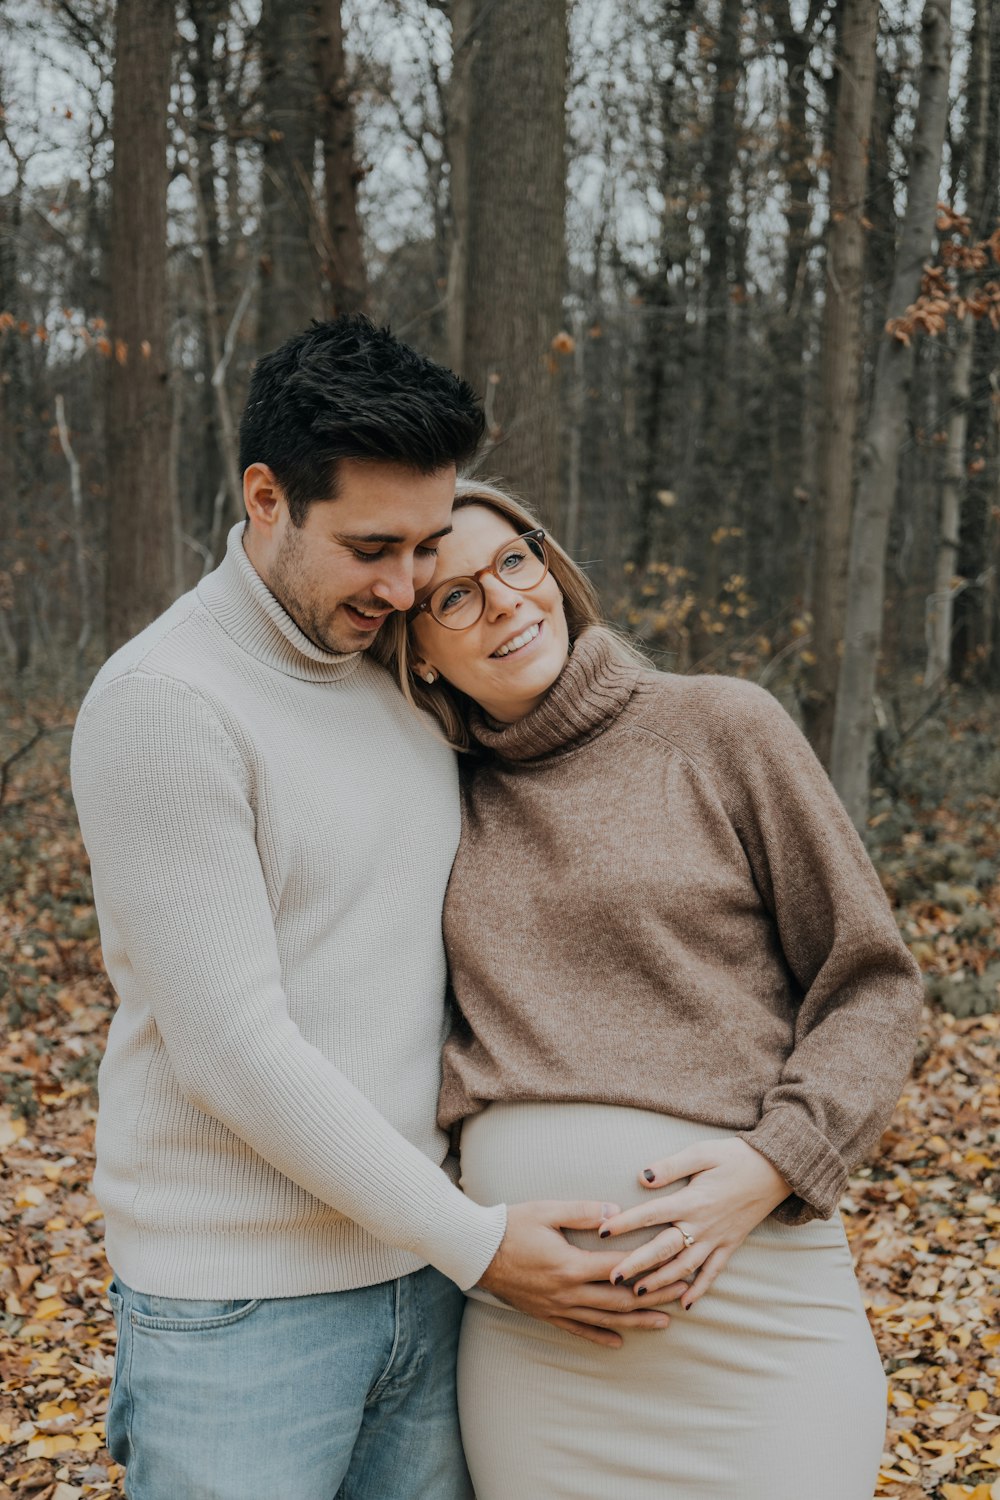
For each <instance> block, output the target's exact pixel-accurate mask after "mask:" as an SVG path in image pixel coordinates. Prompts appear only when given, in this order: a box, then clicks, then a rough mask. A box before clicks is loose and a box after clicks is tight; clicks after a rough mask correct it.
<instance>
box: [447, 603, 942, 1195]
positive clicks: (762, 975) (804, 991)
mask: <svg viewBox="0 0 1000 1500" xmlns="http://www.w3.org/2000/svg"><path fill="white" fill-rule="evenodd" d="M473 731H474V734H475V738H476V740H477V741H478V742H479V745H480V746H481V748H482V755H481V757H480V758H478V759H477V760H476V761H475V762H472V763H470V764H469V765H468V767H467V775H466V781H465V787H464V793H463V800H464V807H463V834H462V841H461V846H460V849H459V853H458V858H457V860H456V862H455V866H454V869H453V872H452V877H451V882H450V885H449V887H448V894H447V898H446V902H445V915H444V923H445V939H446V942H447V946H448V953H449V960H450V964H451V972H452V983H453V986H454V992H455V997H456V1000H457V1004H458V1011H459V1014H458V1015H457V1018H456V1026H455V1030H454V1032H453V1034H452V1036H451V1038H450V1039H449V1041H448V1043H447V1045H446V1048H445V1057H444V1079H443V1084H442V1094H441V1104H440V1111H439V1120H440V1123H441V1124H442V1126H444V1127H445V1128H448V1127H450V1126H452V1125H453V1124H454V1123H455V1122H456V1121H458V1120H461V1119H463V1118H464V1117H465V1116H467V1115H471V1114H475V1113H476V1112H477V1111H478V1110H480V1109H482V1108H484V1106H485V1105H486V1104H487V1103H489V1102H491V1101H493V1100H550V1101H552V1100H560V1099H562V1100H577V1101H579V1100H588V1101H594V1102H600V1103H608V1104H625V1105H634V1106H637V1107H639V1108H642V1109H652V1110H659V1111H662V1112H663V1113H665V1114H672V1115H679V1116H682V1117H685V1118H687V1119H691V1120H699V1121H703V1122H706V1123H708V1124H711V1125H718V1126H720V1127H729V1128H732V1129H735V1130H736V1131H738V1132H739V1133H740V1134H741V1135H743V1136H744V1138H745V1139H746V1140H747V1141H749V1143H750V1144H751V1145H752V1146H754V1147H755V1148H756V1149H757V1150H758V1151H760V1152H761V1154H762V1155H764V1156H765V1157H767V1158H768V1160H769V1161H771V1162H773V1164H774V1165H775V1166H776V1167H777V1168H778V1169H779V1170H780V1171H781V1172H782V1174H783V1175H784V1176H785V1178H786V1179H787V1181H788V1182H789V1183H790V1184H791V1187H792V1189H793V1194H792V1196H791V1197H790V1198H788V1199H786V1200H785V1202H784V1203H783V1204H782V1205H781V1206H780V1208H779V1209H778V1210H777V1215H776V1216H777V1217H778V1218H780V1219H783V1220H784V1221H786V1222H788V1223H804V1222H805V1221H806V1220H808V1219H811V1218H814V1217H816V1216H822V1217H827V1216H829V1215H830V1214H831V1213H832V1212H833V1211H834V1209H835V1208H836V1205H837V1201H838V1199H839V1197H840V1195H841V1193H842V1192H843V1189H844V1185H845V1182H846V1178H847V1173H848V1171H849V1170H850V1169H851V1168H852V1167H854V1166H855V1165H856V1164H857V1162H858V1161H859V1160H861V1158H862V1157H863V1156H865V1155H866V1153H868V1152H870V1151H871V1150H872V1149H873V1147H874V1146H875V1145H876V1144H877V1142H878V1139H879V1136H880V1134H881V1132H882V1130H883V1128H884V1127H885V1125H886V1123H887V1121H888V1119H889V1116H890V1114H891V1112H892V1109H893V1106H894V1104H895V1102H896V1099H897V1097H898V1094H899V1091H900V1088H901V1086H902V1083H903V1080H904V1079H905V1077H906V1074H907V1070H908V1068H909V1065H910V1060H911V1057H912V1054H913V1045H914V1038H915V1031H916V1024H917V1019H918V1016H919V1012H920V1001H921V983H920V976H919V973H918V970H917V968H916V965H915V964H914V962H913V959H912V958H911V957H910V955H909V953H908V952H907V950H906V948H905V947H904V945H903V943H902V941H901V939H900V937H899V934H898V932H897V930H896V925H895V922H894V921H893V917H892V914H891V912H890V910H889V906H888V903H887V901H886V899H885V896H884V894H883V892H882V889H881V886H880V885H879V882H878V877H877V876H876V874H875V871H874V870H873V868H872V866H871V863H870V862H869V860H868V857H867V855H866V854H865V851H864V848H863V846H862V844H861V841H860V839H859V838H858V836H857V834H856V833H855V831H854V829H853V827H852V826H851V824H850V821H849V820H848V818H847V816H846V814H845V812H844V809H843V807H842V806H841V804H840V802H839V800H838V798H837V796H836V793H835V792H834V790H833V788H832V786H831V784H830V782H829V780H828V779H827V776H826V774H825V772H824V771H823V769H822V767H821V766H820V764H819V762H818V761H817V760H816V758H815V757H814V755H813V753H812V751H811V749H810V748H809V746H808V744H807V743H806V741H805V740H804V739H803V737H802V735H801V734H800V733H799V731H798V729H797V728H796V727H795V725H794V724H793V723H792V721H791V719H790V718H789V717H788V715H787V714H786V713H785V712H784V710H783V709H782V708H781V707H780V706H779V704H778V703H777V702H776V700H775V699H774V698H772V697H771V695H770V694H769V693H767V692H766V691H764V690H763V689H762V688H758V687H756V686H754V685H752V684H750V683H746V682H743V681H739V680H737V679H734V678H728V677H678V676H671V675H667V674H664V673H660V672H654V671H645V670H642V669H641V668H639V667H636V666H634V665H631V664H625V663H623V662H621V661H620V660H619V659H618V658H617V656H616V653H615V650H614V647H613V645H612V644H611V642H610V640H609V638H607V637H606V636H604V635H603V633H601V632H597V631H588V632H585V633H584V635H583V636H582V637H581V638H580V640H579V641H578V642H577V645H576V649H575V651H574V654H573V656H572V657H571V658H570V660H569V662H568V663H567V665H566V667H565V669H564V671H563V672H562V674H561V676H560V677H559V679H558V681H557V682H556V683H555V685H554V686H553V687H552V689H551V690H550V692H549V693H548V694H547V696H546V698H545V699H544V701H543V702H542V703H541V704H540V705H539V707H538V708H536V709H535V710H534V711H533V712H532V713H530V714H529V715H528V716H527V717H526V718H524V719H521V720H520V721H519V722H518V723H516V724H512V725H508V726H501V727H497V726H495V725H491V724H490V723H489V722H488V721H486V720H485V719H484V718H482V717H478V718H477V719H476V720H475V722H474V724H473ZM641 1165H642V1163H637V1164H636V1169H637V1170H638V1169H639V1167H640V1166H641Z"/></svg>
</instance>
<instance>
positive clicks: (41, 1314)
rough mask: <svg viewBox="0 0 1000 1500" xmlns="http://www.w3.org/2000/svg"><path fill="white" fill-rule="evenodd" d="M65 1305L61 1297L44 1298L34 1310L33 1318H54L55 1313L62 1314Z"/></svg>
mask: <svg viewBox="0 0 1000 1500" xmlns="http://www.w3.org/2000/svg"><path fill="white" fill-rule="evenodd" d="M65 1309H66V1304H65V1302H64V1301H63V1299H62V1298H61V1297H46V1299H45V1301H44V1302H39V1304H38V1306H37V1308H36V1309H35V1317H36V1318H41V1319H43V1320H44V1319H46V1318H54V1317H55V1316H56V1314H57V1313H61V1312H64V1311H65Z"/></svg>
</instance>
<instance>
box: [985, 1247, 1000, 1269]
mask: <svg viewBox="0 0 1000 1500" xmlns="http://www.w3.org/2000/svg"><path fill="white" fill-rule="evenodd" d="M983 1264H984V1265H986V1266H991V1267H992V1268H993V1269H994V1270H995V1271H996V1270H1000V1249H997V1250H991V1251H990V1253H989V1255H984V1256H983Z"/></svg>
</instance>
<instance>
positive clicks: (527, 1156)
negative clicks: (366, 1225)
mask: <svg viewBox="0 0 1000 1500" xmlns="http://www.w3.org/2000/svg"><path fill="white" fill-rule="evenodd" d="M734 1133H735V1132H734V1131H732V1130H726V1129H721V1128H720V1127H719V1126H716V1125H701V1124H698V1123H696V1122H695V1121H693V1120H681V1119H677V1118H676V1117H675V1116H673V1115H661V1114H657V1113H655V1112H654V1111H652V1110H646V1109H628V1108H625V1107H623V1106H620V1105H611V1104H534V1103H528V1104H491V1105H489V1106H488V1107H487V1108H486V1109H485V1110H483V1111H482V1113H481V1114H478V1115H473V1116H472V1117H471V1118H470V1119H468V1120H466V1122H465V1124H464V1126H463V1127H462V1147H461V1160H462V1179H461V1182H462V1188H463V1189H464V1191H465V1192H466V1193H467V1194H468V1195H469V1197H470V1198H474V1199H475V1200H476V1202H477V1203H483V1204H490V1203H523V1202H527V1201H530V1200H536V1199H559V1200H574V1201H575V1200H578V1199H581V1198H583V1199H588V1200H589V1199H595V1200H597V1201H598V1202H602V1203H615V1204H617V1205H618V1206H619V1208H623V1209H624V1208H631V1207H632V1206H633V1205H634V1204H636V1203H642V1202H647V1201H648V1200H649V1198H650V1196H651V1195H650V1193H649V1192H648V1190H647V1189H645V1188H643V1187H642V1186H640V1177H641V1174H642V1170H643V1168H644V1167H648V1166H650V1165H651V1164H652V1163H653V1162H657V1161H662V1160H663V1158H664V1157H666V1156H673V1155H674V1154H675V1153H676V1152H678V1151H683V1150H684V1149H685V1148H686V1147H688V1146H695V1145H698V1144H700V1143H701V1142H703V1141H710V1140H718V1139H720V1137H723V1136H730V1135H733V1134H734ZM686 1181H687V1179H686V1178H682V1179H681V1180H680V1181H679V1182H678V1183H676V1184H675V1185H672V1186H671V1187H670V1188H666V1189H663V1188H661V1189H658V1191H657V1193H656V1194H655V1195H654V1196H656V1197H660V1196H663V1195H664V1194H665V1193H671V1192H676V1191H677V1190H678V1189H679V1188H681V1187H683V1186H684V1183H685V1182H686ZM662 1228H663V1226H662V1225H655V1226H653V1227H651V1228H649V1229H643V1230H638V1231H636V1232H635V1233H633V1234H628V1235H621V1236H618V1237H616V1239H615V1242H614V1243H615V1248H619V1247H620V1248H621V1250H622V1252H623V1253H624V1252H625V1251H626V1250H628V1249H631V1248H633V1247H634V1246H636V1245H641V1244H642V1243H644V1241H646V1240H648V1239H650V1238H651V1237H652V1236H654V1235H656V1234H659V1233H660V1231H661V1230H662ZM568 1238H569V1239H571V1240H572V1241H573V1243H574V1244H576V1245H579V1246H581V1248H583V1249H586V1250H593V1249H596V1248H598V1246H600V1248H602V1249H607V1248H608V1246H607V1244H605V1243H603V1242H602V1241H601V1240H599V1239H598V1236H597V1233H596V1231H592V1230H588V1231H578V1230H570V1231H568Z"/></svg>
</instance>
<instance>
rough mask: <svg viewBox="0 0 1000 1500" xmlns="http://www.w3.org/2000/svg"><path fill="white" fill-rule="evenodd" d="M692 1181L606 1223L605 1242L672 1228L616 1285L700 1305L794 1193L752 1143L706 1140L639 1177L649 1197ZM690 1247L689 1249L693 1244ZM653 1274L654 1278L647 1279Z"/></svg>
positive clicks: (617, 1273) (638, 1253)
mask: <svg viewBox="0 0 1000 1500" xmlns="http://www.w3.org/2000/svg"><path fill="white" fill-rule="evenodd" d="M684 1177H686V1178H688V1179H689V1181H688V1183H687V1184H686V1186H685V1187H682V1188H680V1189H678V1191H677V1192H675V1193H671V1194H669V1195H668V1196H667V1197H665V1198H653V1199H652V1200H651V1201H650V1202H649V1203H640V1204H639V1205H638V1206H637V1207H636V1208H629V1209H626V1210H625V1212H624V1213H620V1214H616V1215H614V1217H613V1218H609V1219H608V1220H606V1222H605V1223H604V1224H602V1226H601V1231H600V1233H601V1238H602V1239H609V1238H613V1237H614V1236H615V1235H618V1234H626V1233H627V1232H628V1231H630V1230H634V1229H645V1228H649V1227H650V1226H653V1225H656V1224H666V1225H669V1226H670V1227H669V1228H667V1229H664V1231H663V1233H662V1234H658V1235H656V1236H655V1237H654V1238H653V1239H651V1240H649V1241H648V1242H647V1243H646V1244H645V1245H641V1246H640V1247H639V1249H638V1250H633V1251H632V1252H631V1254H629V1255H627V1256H625V1258H624V1259H623V1260H621V1261H620V1262H619V1263H618V1265H616V1266H615V1268H614V1270H613V1271H612V1273H611V1280H612V1283H613V1284H614V1285H620V1284H621V1283H623V1282H625V1281H631V1282H633V1285H634V1290H635V1292H636V1295H637V1296H640V1297H642V1296H647V1295H651V1294H653V1293H656V1294H657V1302H658V1303H662V1302H663V1301H675V1300H679V1301H680V1304H681V1306H682V1307H683V1308H685V1309H688V1308H690V1307H692V1306H693V1304H694V1303H695V1302H697V1301H698V1298H699V1297H701V1296H703V1295H704V1294H705V1292H707V1291H708V1289H709V1287H710V1286H711V1285H712V1282H713V1281H714V1280H715V1278H716V1277H717V1276H718V1274H719V1272H720V1271H721V1270H722V1268H723V1266H724V1265H725V1264H726V1262H727V1261H728V1260H729V1257H730V1256H731V1255H732V1253H733V1251H734V1250H735V1249H736V1248H737V1247H738V1246H739V1245H741V1244H742V1243H743V1241H744V1240H745V1239H746V1237H747V1235H748V1234H749V1233H750V1231H751V1229H755V1228H756V1227H757V1225H758V1224H759V1223H760V1222H761V1221H762V1220H763V1219H766V1218H767V1216H768V1214H769V1213H771V1211H772V1210H773V1209H775V1208H777V1206H778V1204H779V1203H781V1202H782V1200H783V1199H785V1198H787V1197H788V1194H789V1193H790V1192H791V1188H790V1187H789V1185H788V1183H787V1182H786V1181H785V1179H784V1177H782V1175H781V1173H780V1172H779V1171H778V1169H777V1168H776V1167H773V1166H772V1165H771V1163H770V1162H769V1161H768V1160H767V1159H766V1158H765V1157H763V1156H761V1154H760V1152H759V1151H755V1150H754V1148H753V1147H752V1146H749V1145H747V1143H746V1141H740V1140H733V1139H722V1140H718V1141H705V1142H704V1143H702V1144H701V1145H698V1146H690V1147H688V1149H687V1150H686V1151H678V1152H677V1153H676V1155H674V1156H668V1157H666V1158H665V1159H664V1160H663V1161H658V1162H651V1163H650V1164H649V1166H648V1167H646V1168H645V1169H644V1170H643V1171H642V1172H641V1173H640V1174H639V1180H640V1182H641V1183H642V1185H643V1187H645V1188H648V1189H649V1190H650V1191H655V1190H656V1189H657V1188H663V1187H667V1186H669V1184H670V1183H672V1182H677V1181H678V1180H679V1179H680V1178H684ZM689 1242H690V1243H689ZM646 1273H648V1274H646Z"/></svg>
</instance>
